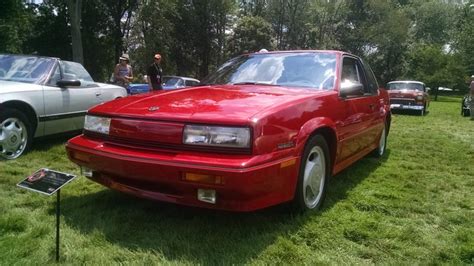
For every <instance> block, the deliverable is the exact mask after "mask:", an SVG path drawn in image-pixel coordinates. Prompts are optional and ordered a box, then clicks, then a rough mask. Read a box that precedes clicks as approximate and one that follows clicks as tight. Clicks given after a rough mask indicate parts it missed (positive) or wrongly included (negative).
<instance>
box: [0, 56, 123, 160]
mask: <svg viewBox="0 0 474 266" xmlns="http://www.w3.org/2000/svg"><path fill="white" fill-rule="evenodd" d="M125 96H127V92H126V90H125V89H124V88H122V87H119V86H115V85H110V84H104V83H97V82H94V80H92V78H91V76H90V75H89V73H88V72H87V71H86V70H85V69H84V67H83V66H82V65H81V64H79V63H76V62H69V61H62V60H60V59H59V58H53V57H40V56H32V55H11V54H0V159H15V158H18V157H19V156H20V155H22V154H23V153H24V152H25V151H27V150H28V148H29V147H30V146H31V144H32V141H33V138H35V137H41V136H47V135H52V134H57V133H63V132H68V131H77V130H81V129H82V128H83V125H84V116H85V114H86V112H87V110H88V109H89V108H91V107H92V106H94V105H97V104H100V103H103V102H106V101H110V100H113V99H116V98H121V97H125Z"/></svg>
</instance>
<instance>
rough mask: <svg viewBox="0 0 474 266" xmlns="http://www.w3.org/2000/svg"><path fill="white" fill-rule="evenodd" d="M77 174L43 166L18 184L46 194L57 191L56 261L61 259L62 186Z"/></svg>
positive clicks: (49, 194)
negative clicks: (60, 220)
mask: <svg viewBox="0 0 474 266" xmlns="http://www.w3.org/2000/svg"><path fill="white" fill-rule="evenodd" d="M75 177H76V176H75V175H71V174H67V173H62V172H58V171H54V170H51V169H47V168H41V169H39V170H38V171H36V172H34V173H33V174H31V175H30V176H28V177H27V178H25V179H24V180H22V181H21V182H20V183H18V184H17V186H19V187H21V188H25V189H28V190H31V191H34V192H39V193H41V194H44V195H48V196H51V195H53V194H54V193H56V262H58V261H59V219H60V216H61V211H60V210H61V207H60V198H61V196H60V195H61V188H62V187H64V186H65V185H66V184H67V183H69V182H71V181H72V180H73V179H74V178H75Z"/></svg>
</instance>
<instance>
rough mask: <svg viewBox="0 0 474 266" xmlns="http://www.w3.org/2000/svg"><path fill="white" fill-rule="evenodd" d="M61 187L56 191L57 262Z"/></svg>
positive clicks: (57, 260) (57, 256) (57, 255)
mask: <svg viewBox="0 0 474 266" xmlns="http://www.w3.org/2000/svg"><path fill="white" fill-rule="evenodd" d="M60 199H61V189H58V192H57V193H56V262H59V219H60V216H61V215H60V213H61V210H60Z"/></svg>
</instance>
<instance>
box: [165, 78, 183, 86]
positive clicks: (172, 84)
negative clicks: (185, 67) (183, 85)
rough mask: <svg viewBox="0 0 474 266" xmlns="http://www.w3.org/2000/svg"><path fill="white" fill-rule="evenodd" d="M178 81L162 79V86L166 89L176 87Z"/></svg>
mask: <svg viewBox="0 0 474 266" xmlns="http://www.w3.org/2000/svg"><path fill="white" fill-rule="evenodd" d="M180 80H181V79H179V78H171V77H163V85H164V86H168V87H173V86H177V85H178V82H179V81H180Z"/></svg>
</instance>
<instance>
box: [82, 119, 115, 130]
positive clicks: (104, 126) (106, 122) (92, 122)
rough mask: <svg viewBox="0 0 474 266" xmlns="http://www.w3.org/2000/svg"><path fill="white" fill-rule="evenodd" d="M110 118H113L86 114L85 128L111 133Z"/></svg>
mask: <svg viewBox="0 0 474 266" xmlns="http://www.w3.org/2000/svg"><path fill="white" fill-rule="evenodd" d="M110 120H111V119H110V118H108V117H100V116H93V115H86V120H85V121H84V129H85V130H88V131H92V132H97V133H102V134H109V130H110Z"/></svg>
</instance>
